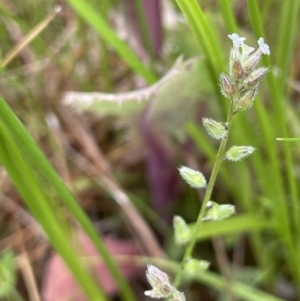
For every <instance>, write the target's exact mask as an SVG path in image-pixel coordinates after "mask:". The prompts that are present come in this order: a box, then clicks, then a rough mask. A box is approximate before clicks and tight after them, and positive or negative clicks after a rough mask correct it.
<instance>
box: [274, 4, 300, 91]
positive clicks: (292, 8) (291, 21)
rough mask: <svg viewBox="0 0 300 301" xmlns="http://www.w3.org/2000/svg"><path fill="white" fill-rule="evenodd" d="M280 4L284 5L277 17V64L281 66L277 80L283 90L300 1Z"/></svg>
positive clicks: (297, 22)
mask: <svg viewBox="0 0 300 301" xmlns="http://www.w3.org/2000/svg"><path fill="white" fill-rule="evenodd" d="M282 5H284V7H283V10H282V16H281V17H280V19H279V20H280V26H279V29H280V31H279V35H278V42H277V45H278V49H277V64H278V66H279V67H280V68H281V80H280V81H278V83H279V90H280V91H283V90H284V88H285V86H286V85H285V83H286V78H287V76H288V72H289V69H290V67H291V61H292V56H293V49H294V47H295V43H296V39H295V35H296V33H297V31H298V29H299V8H300V1H299V0H289V1H284V2H283V4H282Z"/></svg>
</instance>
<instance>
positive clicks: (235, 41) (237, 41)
mask: <svg viewBox="0 0 300 301" xmlns="http://www.w3.org/2000/svg"><path fill="white" fill-rule="evenodd" d="M228 37H229V39H230V40H232V42H233V46H234V47H235V48H238V47H240V46H242V45H243V44H244V41H245V40H246V38H243V37H240V36H239V35H238V34H237V33H233V34H229V35H228Z"/></svg>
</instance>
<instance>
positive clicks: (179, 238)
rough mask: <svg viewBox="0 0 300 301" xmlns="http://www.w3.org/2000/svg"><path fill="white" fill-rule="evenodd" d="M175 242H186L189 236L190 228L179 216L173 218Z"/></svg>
mask: <svg viewBox="0 0 300 301" xmlns="http://www.w3.org/2000/svg"><path fill="white" fill-rule="evenodd" d="M173 227H174V237H175V243H176V244H178V245H182V244H185V243H187V242H188V241H189V240H190V238H191V230H190V228H189V226H188V225H187V223H186V222H185V220H184V219H183V218H182V217H181V216H178V215H176V216H174V218H173Z"/></svg>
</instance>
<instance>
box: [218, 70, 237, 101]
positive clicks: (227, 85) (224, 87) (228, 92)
mask: <svg viewBox="0 0 300 301" xmlns="http://www.w3.org/2000/svg"><path fill="white" fill-rule="evenodd" d="M220 85H221V92H222V94H223V95H224V96H225V97H226V98H229V99H231V98H232V97H233V96H234V95H235V86H234V84H233V82H232V81H231V79H230V78H229V76H227V75H226V74H224V73H222V74H221V75H220Z"/></svg>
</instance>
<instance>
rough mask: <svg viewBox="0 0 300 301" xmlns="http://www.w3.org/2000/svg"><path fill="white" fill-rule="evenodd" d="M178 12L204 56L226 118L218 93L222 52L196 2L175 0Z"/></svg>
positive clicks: (221, 68) (193, 0)
mask: <svg viewBox="0 0 300 301" xmlns="http://www.w3.org/2000/svg"><path fill="white" fill-rule="evenodd" d="M176 2H177V4H178V6H179V8H180V10H181V11H182V13H183V14H184V16H185V18H186V20H187V21H188V24H189V27H190V29H191V31H192V33H193V35H194V37H195V39H196V41H197V44H198V45H199V47H200V49H202V50H203V52H204V54H205V56H206V60H205V63H206V67H207V70H208V73H209V74H210V77H211V82H212V83H213V85H214V92H215V93H216V95H217V97H218V98H219V104H220V107H221V109H222V113H223V116H226V112H227V110H226V109H225V103H226V102H225V101H224V98H223V97H222V95H221V94H220V92H219V90H220V89H219V85H218V83H219V75H220V73H221V71H222V70H223V67H224V60H223V56H222V52H221V51H220V49H221V47H219V44H218V42H217V41H216V39H215V38H214V37H215V36H214V34H213V32H212V30H211V28H212V26H210V25H209V23H208V21H207V19H206V18H205V15H204V12H203V11H202V9H201V7H200V6H199V4H198V2H197V1H196V0H176Z"/></svg>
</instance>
